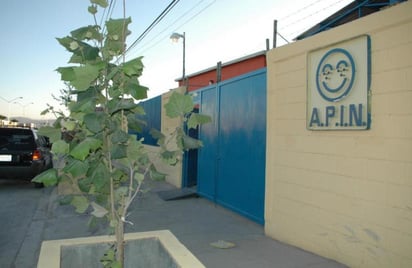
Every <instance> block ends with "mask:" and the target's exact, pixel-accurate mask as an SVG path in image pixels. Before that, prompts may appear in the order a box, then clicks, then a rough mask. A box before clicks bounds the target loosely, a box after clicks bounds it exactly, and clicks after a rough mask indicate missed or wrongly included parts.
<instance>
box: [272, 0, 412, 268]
mask: <svg viewBox="0 0 412 268" xmlns="http://www.w3.org/2000/svg"><path fill="white" fill-rule="evenodd" d="M363 34H367V35H369V36H370V39H371V87H370V90H371V117H372V118H371V119H372V121H371V128H370V129H369V130H363V131H359V130H358V131H349V130H346V131H310V130H307V129H306V101H307V100H306V82H307V76H306V73H307V67H306V66H307V53H308V52H309V51H311V50H314V49H318V48H321V47H324V46H327V45H329V44H333V43H337V42H341V41H345V40H348V39H351V38H353V37H356V36H359V35H363ZM267 63H268V67H267V72H268V92H267V98H268V99H267V107H268V109H267V149H266V150H267V151H266V195H265V196H266V200H265V232H266V234H267V235H268V236H270V237H273V238H275V239H277V240H280V241H284V242H286V243H289V244H292V245H295V246H297V247H300V248H303V249H305V250H308V251H311V252H314V253H317V254H320V255H323V256H325V257H327V258H332V259H335V260H337V261H338V262H341V263H344V264H346V265H348V266H350V267H412V2H411V1H407V2H405V3H402V4H399V5H396V6H394V7H390V8H387V9H385V10H383V11H380V12H377V13H375V14H372V15H370V16H367V17H364V18H361V19H359V20H356V21H354V22H351V23H348V24H346V25H343V26H341V27H338V28H335V29H332V30H329V31H326V32H323V33H320V34H318V35H315V36H313V37H310V38H307V39H305V40H303V41H298V42H296V43H293V44H290V45H287V46H283V47H279V48H276V49H274V50H271V51H270V52H268V58H267Z"/></svg>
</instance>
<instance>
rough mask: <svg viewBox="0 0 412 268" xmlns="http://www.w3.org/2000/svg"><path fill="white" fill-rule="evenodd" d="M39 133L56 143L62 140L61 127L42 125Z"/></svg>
mask: <svg viewBox="0 0 412 268" xmlns="http://www.w3.org/2000/svg"><path fill="white" fill-rule="evenodd" d="M37 133H38V134H39V135H42V136H46V137H48V138H49V139H50V142H52V143H54V142H56V141H58V140H60V138H61V136H62V132H61V130H60V128H54V127H50V126H46V127H41V128H40V129H39V130H38V132H37Z"/></svg>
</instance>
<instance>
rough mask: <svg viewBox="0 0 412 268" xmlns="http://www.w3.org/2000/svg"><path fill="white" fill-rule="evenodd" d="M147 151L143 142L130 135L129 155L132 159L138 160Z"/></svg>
mask: <svg viewBox="0 0 412 268" xmlns="http://www.w3.org/2000/svg"><path fill="white" fill-rule="evenodd" d="M144 153H145V151H144V147H143V145H142V143H141V142H140V141H138V140H136V138H134V137H133V136H130V137H129V144H128V146H127V157H128V158H129V159H131V160H135V161H138V160H139V159H140V158H141V157H142V155H143V154H144Z"/></svg>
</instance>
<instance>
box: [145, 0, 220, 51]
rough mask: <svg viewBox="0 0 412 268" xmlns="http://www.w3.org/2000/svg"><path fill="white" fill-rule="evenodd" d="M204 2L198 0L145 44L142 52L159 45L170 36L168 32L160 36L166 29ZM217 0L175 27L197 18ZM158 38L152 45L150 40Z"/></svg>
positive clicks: (214, 0)
mask: <svg viewBox="0 0 412 268" xmlns="http://www.w3.org/2000/svg"><path fill="white" fill-rule="evenodd" d="M202 2H204V0H201V1H200V2H198V3H197V4H196V5H194V6H193V7H192V8H190V9H189V10H188V11H187V12H185V13H184V14H183V15H181V16H180V17H179V18H177V19H176V20H175V21H173V22H172V23H171V24H170V25H169V26H167V27H166V28H165V29H163V30H162V31H161V32H160V33H159V34H157V35H156V36H155V37H153V38H152V39H151V40H149V41H148V42H147V43H146V44H145V45H143V47H142V48H141V49H142V51H141V53H143V52H145V51H147V50H150V49H152V48H153V47H155V46H156V45H158V44H159V43H160V42H162V41H163V40H164V39H165V38H168V36H169V34H170V33H167V34H166V35H162V36H161V37H160V38H158V37H159V36H160V35H161V34H163V33H164V32H165V31H167V30H168V29H170V28H171V27H172V26H173V25H175V24H176V23H177V22H178V21H180V20H181V19H182V18H183V17H185V16H186V15H187V14H189V13H190V12H191V11H192V10H194V9H195V8H196V7H198V6H199V5H200V4H201V3H202ZM215 2H216V0H213V1H212V2H210V3H209V4H208V5H206V6H205V7H203V8H202V9H201V10H200V11H198V12H197V13H196V14H194V15H193V16H191V17H190V18H189V19H187V20H186V21H185V22H183V23H182V24H180V25H179V26H178V27H176V28H175V29H179V28H181V27H182V26H184V25H186V24H187V23H189V22H190V21H192V20H193V19H194V18H196V17H197V16H199V15H200V14H201V13H202V12H203V11H205V10H206V9H208V8H209V7H210V6H211V5H213V4H214V3H215ZM156 38H158V40H157V41H156V42H155V43H154V44H153V45H150V46H149V44H150V42H152V41H153V40H155V39H156ZM145 46H149V47H147V48H145V49H144V47H145Z"/></svg>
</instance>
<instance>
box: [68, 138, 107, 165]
mask: <svg viewBox="0 0 412 268" xmlns="http://www.w3.org/2000/svg"><path fill="white" fill-rule="evenodd" d="M101 145H102V142H101V141H100V140H98V139H94V138H90V137H89V138H86V139H85V140H83V141H82V142H80V143H79V144H77V145H76V146H75V147H74V148H73V149H72V150H71V152H70V155H71V156H73V157H74V158H75V159H78V160H82V161H84V160H85V159H86V157H87V156H88V155H89V153H90V152H91V151H95V150H96V149H98V148H99V147H101Z"/></svg>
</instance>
